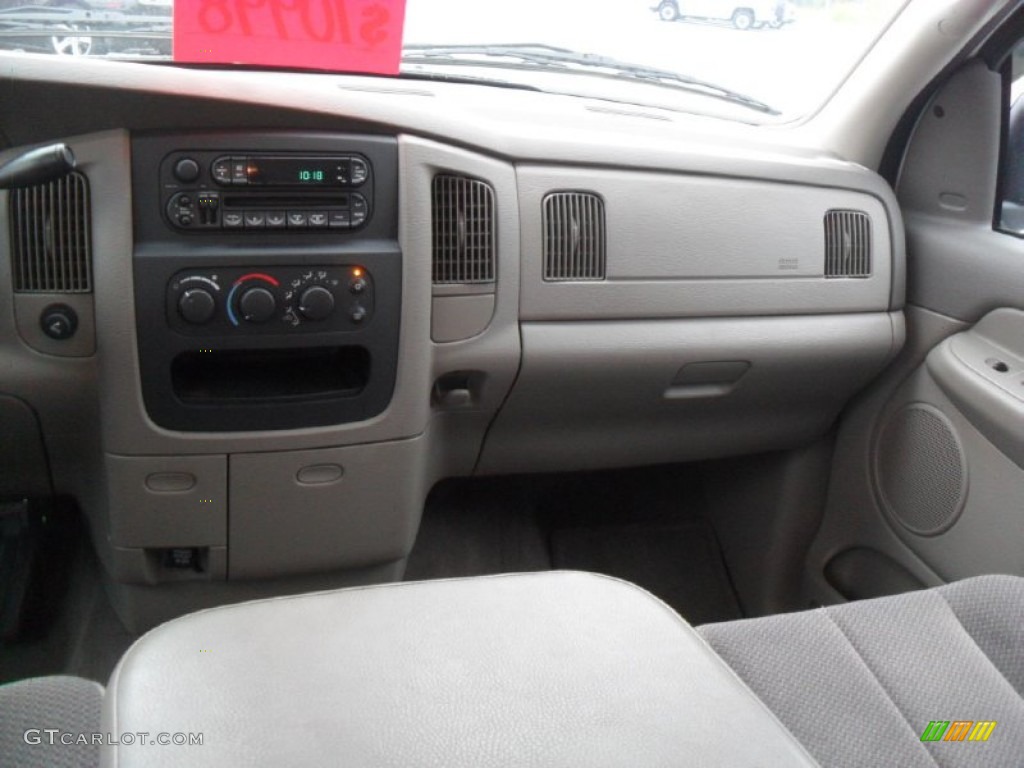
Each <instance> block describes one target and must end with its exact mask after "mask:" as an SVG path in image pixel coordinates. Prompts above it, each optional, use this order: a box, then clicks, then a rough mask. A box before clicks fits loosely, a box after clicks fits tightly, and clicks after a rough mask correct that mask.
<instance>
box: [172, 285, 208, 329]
mask: <svg viewBox="0 0 1024 768" xmlns="http://www.w3.org/2000/svg"><path fill="white" fill-rule="evenodd" d="M216 309H217V302H216V301H215V300H214V298H213V295H212V294H211V293H210V292H209V291H207V290H205V289H203V288H189V289H188V290H187V291H185V292H184V293H183V294H181V298H180V299H178V312H179V313H180V314H181V316H182V317H183V318H184V319H185V321H186V322H189V323H192V324H194V325H202V324H203V323H205V322H207V321H209V319H210V318H211V317H213V313H214V312H215V311H216Z"/></svg>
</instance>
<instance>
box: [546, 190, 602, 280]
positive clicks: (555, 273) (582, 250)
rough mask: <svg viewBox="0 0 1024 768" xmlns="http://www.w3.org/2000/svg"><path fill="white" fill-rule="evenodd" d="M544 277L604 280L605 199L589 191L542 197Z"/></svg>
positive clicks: (555, 193)
mask: <svg viewBox="0 0 1024 768" xmlns="http://www.w3.org/2000/svg"><path fill="white" fill-rule="evenodd" d="M543 208H544V210H543V215H544V218H543V227H544V279H545V280H604V278H605V260H606V259H605V224H604V201H603V200H602V199H601V198H600V197H598V196H597V195H595V194H592V193H590V192H552V193H551V194H549V195H547V196H546V197H545V198H544V203H543Z"/></svg>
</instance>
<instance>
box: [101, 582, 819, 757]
mask: <svg viewBox="0 0 1024 768" xmlns="http://www.w3.org/2000/svg"><path fill="white" fill-rule="evenodd" d="M107 691H108V693H107V698H106V701H105V707H104V726H105V727H104V730H105V731H107V732H109V733H110V734H111V738H110V740H111V741H116V740H118V738H119V737H120V736H121V735H122V734H139V733H141V732H145V733H147V734H148V737H147V739H148V740H155V738H156V737H157V736H158V735H159V734H171V735H172V737H173V736H174V735H175V734H185V735H186V737H187V735H188V734H201V735H202V745H198V744H193V745H191V746H189V745H187V744H186V745H180V746H175V745H174V744H171V745H168V746H150V745H148V744H146V743H145V741H146V740H147V739H137V738H136V739H135V740H136V741H137V742H138V741H142V742H143V743H142V744H140V743H135V744H132V745H127V744H126V745H121V746H110V745H107V746H105V747H104V749H105V752H104V764H105V765H117V766H133V765H146V766H166V765H189V766H206V765H209V766H224V765H251V766H256V765H273V766H281V765H289V766H295V765H311V766H312V765H350V766H378V765H380V766H385V765H387V766H419V765H436V766H446V767H449V768H450V767H452V766H472V767H473V768H477V767H479V766H542V765H543V766H548V765H550V766H570V765H588V766H629V768H637V767H638V766H668V765H722V766H737V765H755V764H756V765H787V766H789V765H814V762H813V760H812V759H811V758H810V757H809V756H808V755H807V753H806V752H805V751H804V749H803V747H801V746H800V745H799V743H797V742H796V741H795V740H794V739H793V737H792V736H791V735H790V734H789V732H788V731H786V730H785V728H784V727H783V726H782V725H781V724H779V722H778V721H777V720H776V719H775V717H774V715H772V714H771V712H769V710H768V709H766V708H765V706H764V705H763V704H762V703H761V702H760V701H759V700H758V699H757V698H756V697H755V696H754V694H753V693H751V692H750V691H749V690H748V689H747V688H746V686H745V685H744V684H743V683H742V682H741V681H740V680H739V678H737V677H736V676H735V674H734V673H733V672H732V671H731V670H730V669H729V668H728V667H727V666H726V665H725V663H724V662H722V661H721V660H720V659H719V658H718V657H717V656H716V655H715V654H714V652H712V651H711V650H710V648H709V647H708V646H707V645H706V644H705V643H704V641H703V640H702V639H701V638H700V637H699V636H698V635H697V634H696V633H695V632H694V630H693V629H692V628H691V627H690V626H689V625H688V624H687V623H686V622H685V621H683V620H682V619H681V618H680V617H679V616H678V615H677V614H675V613H674V612H673V611H672V610H670V609H669V608H668V607H666V606H665V605H664V604H663V603H662V602H660V601H659V600H657V599H656V598H654V597H652V596H651V595H650V594H648V593H647V592H645V591H643V590H641V589H639V588H638V587H635V586H633V585H630V584H627V583H625V582H621V581H617V580H615V579H611V578H607V577H603V576H597V575H594V574H587V573H576V572H549V573H535V574H512V575H504V576H491V577H479V578H471V579H458V580H451V581H434V582H418V583H405V584H393V585H384V586H376V587H364V588H357V589H346V590H340V591H333V592H320V593H314V594H307V595H301V596H296V597H286V598H276V599H271V600H262V601H257V602H251V603H243V604H239V605H233V606H227V607H223V608H215V609H212V610H207V611H202V612H199V613H195V614H192V615H189V616H185V617H183V618H181V619H177V620H174V621H171V622H169V623H167V624H164V625H163V626H161V627H158V628H157V629H155V630H153V631H152V632H150V633H149V634H147V635H145V636H144V637H142V638H141V639H140V640H139V641H138V642H136V643H135V645H133V646H132V648H131V649H130V650H129V651H128V652H127V653H126V654H125V656H124V658H123V659H122V660H121V663H120V664H119V665H118V667H117V669H116V670H115V671H114V674H113V676H112V677H111V680H110V683H109V686H108V689H107Z"/></svg>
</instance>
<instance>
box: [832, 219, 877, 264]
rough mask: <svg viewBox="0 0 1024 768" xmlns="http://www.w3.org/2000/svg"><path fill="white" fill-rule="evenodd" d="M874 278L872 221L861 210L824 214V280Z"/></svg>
mask: <svg viewBox="0 0 1024 768" xmlns="http://www.w3.org/2000/svg"><path fill="white" fill-rule="evenodd" d="M870 276H871V219H870V218H868V215H867V214H866V213H864V212H862V211H828V212H827V213H826V214H825V277H870Z"/></svg>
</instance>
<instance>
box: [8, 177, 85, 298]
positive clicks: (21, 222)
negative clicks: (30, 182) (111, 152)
mask: <svg viewBox="0 0 1024 768" xmlns="http://www.w3.org/2000/svg"><path fill="white" fill-rule="evenodd" d="M10 206H11V253H12V256H13V262H14V263H13V271H14V290H15V291H16V292H18V293H89V292H90V291H91V290H92V240H91V232H90V228H89V219H90V207H89V184H88V181H87V180H86V178H85V176H83V175H82V174H80V173H72V174H70V175H68V176H65V177H64V178H62V179H58V180H57V181H52V182H49V183H47V184H38V185H36V186H34V187H26V188H23V189H15V190H12V191H11V196H10Z"/></svg>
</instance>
